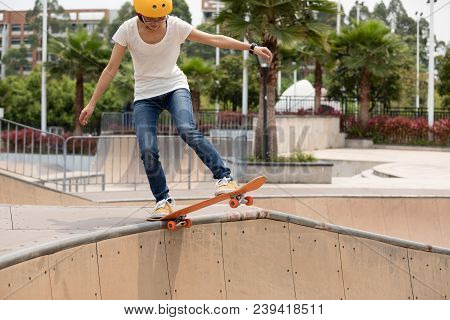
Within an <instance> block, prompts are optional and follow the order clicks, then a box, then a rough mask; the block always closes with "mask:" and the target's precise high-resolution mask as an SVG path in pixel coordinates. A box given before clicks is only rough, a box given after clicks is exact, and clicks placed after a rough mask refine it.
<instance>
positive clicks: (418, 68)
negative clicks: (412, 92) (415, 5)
mask: <svg viewBox="0 0 450 320" xmlns="http://www.w3.org/2000/svg"><path fill="white" fill-rule="evenodd" d="M422 15H423V12H421V13H420V14H419V12H416V17H417V45H416V109H417V111H418V110H419V108H420V92H419V90H420V83H419V80H420V79H419V75H420V74H419V73H420V65H419V64H420V61H419V49H420V47H419V45H420V42H419V36H420V34H419V30H420V28H419V26H420V18H421V17H422Z"/></svg>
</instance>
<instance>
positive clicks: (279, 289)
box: [0, 175, 450, 300]
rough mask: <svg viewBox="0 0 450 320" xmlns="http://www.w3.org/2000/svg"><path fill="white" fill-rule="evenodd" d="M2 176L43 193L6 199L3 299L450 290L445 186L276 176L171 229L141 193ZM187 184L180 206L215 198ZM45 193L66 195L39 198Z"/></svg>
mask: <svg viewBox="0 0 450 320" xmlns="http://www.w3.org/2000/svg"><path fill="white" fill-rule="evenodd" d="M2 178H3V179H4V180H2V182H5V181H8V183H10V185H11V186H14V188H15V190H20V188H24V186H27V187H28V188H29V189H28V194H29V195H31V194H34V198H30V201H35V203H32V204H28V205H24V204H22V205H2V206H0V221H1V230H0V239H1V243H2V248H0V275H1V277H0V279H1V283H0V287H1V290H0V295H1V297H2V298H3V299H411V300H412V299H448V296H449V292H450V283H449V280H448V279H450V273H449V272H450V250H449V249H448V248H450V232H449V229H448V225H450V197H448V196H446V195H445V194H441V195H435V196H432V195H426V196H423V195H418V194H417V190H414V189H410V190H406V191H405V190H403V192H404V193H405V194H407V195H403V196H401V195H393V194H392V192H389V190H386V189H379V188H378V189H377V188H372V189H371V190H370V189H369V188H366V189H353V191H350V192H349V191H348V190H352V188H351V186H350V185H348V186H347V187H348V190H347V191H345V193H346V195H343V194H342V193H341V194H339V193H338V191H336V189H331V187H330V188H329V189H328V191H327V190H326V188H323V187H322V188H320V187H319V186H313V187H312V188H311V187H310V186H303V187H295V186H282V185H270V184H267V185H266V186H264V187H263V188H261V189H260V190H257V191H255V192H254V193H253V196H254V198H255V203H254V206H252V207H245V206H241V207H239V208H237V209H232V208H230V207H229V206H228V205H227V204H226V203H223V204H219V205H215V206H212V207H208V208H206V209H202V210H200V211H199V212H196V213H194V214H192V217H193V218H192V219H193V222H194V226H193V227H191V228H190V229H184V228H180V229H177V230H176V231H168V230H167V229H166V226H165V223H164V222H146V221H145V216H146V214H147V212H146V210H148V207H149V203H148V201H147V203H146V202H145V201H143V199H139V193H135V198H134V199H130V194H129V193H128V194H127V193H124V194H122V198H120V197H119V194H120V193H111V194H109V196H108V193H102V196H103V199H100V195H99V194H95V193H93V194H91V195H90V196H91V199H86V198H85V197H86V194H85V197H84V198H83V197H81V196H79V195H76V196H75V195H69V194H65V193H63V192H56V191H52V190H50V189H45V187H42V186H36V185H32V184H30V183H26V182H23V181H19V180H16V179H13V178H11V177H7V176H5V175H3V176H2ZM11 181H13V182H15V185H14V184H12V183H13V182H11ZM378 183H380V182H378ZM3 185H4V184H3V183H2V186H3ZM385 187H386V186H385ZM337 189H339V188H337ZM2 190H4V189H3V188H2ZM36 190H39V191H36ZM339 190H340V191H339V192H343V189H339ZM397 190H398V189H397ZM30 191H31V192H30ZM437 191H438V190H434V191H433V190H432V189H431V190H428V192H427V193H430V194H431V193H432V192H437ZM177 192H178V193H177V199H179V200H178V205H179V206H180V207H181V206H186V205H188V204H191V203H195V202H198V200H199V199H200V198H206V197H208V196H207V194H208V191H207V190H199V192H197V193H196V194H197V197H196V199H192V196H191V197H189V195H190V194H192V191H189V192H188V191H182V190H179V191H177ZM325 192H326V193H328V195H318V194H320V193H325ZM3 193H4V192H3ZM351 193H353V195H351ZM437 193H439V192H437ZM56 195H58V196H59V200H55V199H57V197H55V196H56ZM106 196H108V197H109V201H106V200H105V198H104V197H106ZM189 198H191V199H189ZM45 199H53V200H51V201H60V202H54V203H47V204H45V205H43V204H40V205H38V204H37V203H36V202H39V201H42V202H45V201H48V200H45ZM95 199H97V201H96V200H95ZM99 200H100V201H99ZM50 204H52V205H50Z"/></svg>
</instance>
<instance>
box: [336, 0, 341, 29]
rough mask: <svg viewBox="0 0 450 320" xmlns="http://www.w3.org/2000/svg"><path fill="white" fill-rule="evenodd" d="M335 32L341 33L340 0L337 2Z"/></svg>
mask: <svg viewBox="0 0 450 320" xmlns="http://www.w3.org/2000/svg"><path fill="white" fill-rule="evenodd" d="M336 34H337V35H340V34H341V0H338V2H337V20H336Z"/></svg>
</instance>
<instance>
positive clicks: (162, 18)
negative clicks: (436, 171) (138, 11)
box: [142, 16, 167, 23]
mask: <svg viewBox="0 0 450 320" xmlns="http://www.w3.org/2000/svg"><path fill="white" fill-rule="evenodd" d="M142 19H143V20H144V22H148V23H161V22H165V21H167V16H165V17H161V18H148V17H145V16H142Z"/></svg>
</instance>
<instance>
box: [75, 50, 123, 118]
mask: <svg viewBox="0 0 450 320" xmlns="http://www.w3.org/2000/svg"><path fill="white" fill-rule="evenodd" d="M125 50H126V47H123V46H121V45H119V44H117V43H116V44H115V45H114V48H113V51H112V54H111V58H110V59H109V62H108V65H107V66H106V68H105V69H104V70H103V72H102V74H101V76H100V79H99V80H98V83H97V87H96V88H95V91H94V94H93V95H92V98H91V100H90V101H89V103H88V104H87V106H86V107H85V108H84V109H83V111H81V114H80V118H79V120H80V123H81V125H83V126H85V125H86V124H87V123H88V121H89V118H90V117H91V115H92V113H93V112H94V109H95V106H96V104H97V102H98V100H100V98H101V96H102V95H103V93H104V92H105V91H106V89H107V88H108V86H109V85H110V83H111V82H112V81H113V80H114V77H115V76H116V74H117V71H118V70H119V67H120V63H121V62H122V58H123V56H124V54H125Z"/></svg>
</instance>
